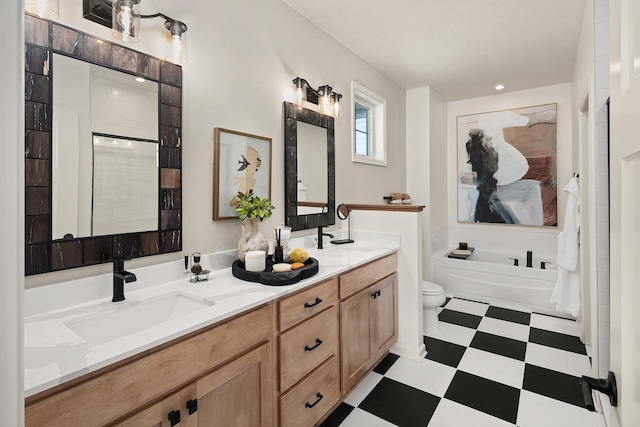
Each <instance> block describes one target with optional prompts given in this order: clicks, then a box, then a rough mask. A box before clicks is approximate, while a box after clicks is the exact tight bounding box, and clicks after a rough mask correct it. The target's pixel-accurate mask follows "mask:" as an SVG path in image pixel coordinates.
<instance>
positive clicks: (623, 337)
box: [609, 0, 640, 427]
mask: <svg viewBox="0 0 640 427" xmlns="http://www.w3.org/2000/svg"><path fill="white" fill-rule="evenodd" d="M609 15H610V16H609V20H610V21H609V22H610V30H609V43H610V63H611V70H610V76H611V77H610V91H611V97H610V106H611V116H610V118H611V121H610V137H611V152H610V159H611V160H610V171H611V217H610V221H611V236H610V241H611V370H612V371H613V372H614V373H615V375H616V379H617V383H618V407H617V408H613V409H612V423H613V425H614V426H622V427H634V426H638V425H640V356H639V355H640V307H639V306H638V305H639V304H640V133H639V126H638V125H639V124H640V0H611V1H610V7H609Z"/></svg>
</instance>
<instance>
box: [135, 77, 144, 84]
mask: <svg viewBox="0 0 640 427" xmlns="http://www.w3.org/2000/svg"><path fill="white" fill-rule="evenodd" d="M136 81H137V82H140V83H144V82H145V81H146V80H145V79H143V78H142V77H136Z"/></svg>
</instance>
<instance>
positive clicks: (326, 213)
mask: <svg viewBox="0 0 640 427" xmlns="http://www.w3.org/2000/svg"><path fill="white" fill-rule="evenodd" d="M284 120H285V124H284V125H285V172H286V179H285V223H286V224H287V225H289V226H291V228H292V230H304V229H307V228H314V227H318V226H320V225H323V226H325V225H333V224H335V213H334V210H335V136H334V119H333V117H331V116H327V115H324V114H321V113H318V112H316V111H313V110H310V109H307V108H301V107H298V106H297V105H295V104H291V103H289V102H285V103H284Z"/></svg>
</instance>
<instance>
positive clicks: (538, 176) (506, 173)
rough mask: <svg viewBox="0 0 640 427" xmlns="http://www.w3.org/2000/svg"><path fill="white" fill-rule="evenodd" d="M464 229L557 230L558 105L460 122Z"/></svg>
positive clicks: (460, 200)
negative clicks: (489, 226) (474, 226)
mask: <svg viewBox="0 0 640 427" xmlns="http://www.w3.org/2000/svg"><path fill="white" fill-rule="evenodd" d="M456 131H457V132H456V152H457V162H456V163H457V170H456V172H457V174H456V178H455V179H456V188H457V212H456V219H457V222H458V223H460V224H469V223H477V224H494V225H495V224H508V225H519V226H527V227H543V228H548V227H557V226H558V188H557V186H558V179H557V174H558V104H557V103H546V104H539V105H533V106H527V107H519V108H509V109H504V110H494V111H488V112H482V113H474V114H466V115H459V116H457V117H456Z"/></svg>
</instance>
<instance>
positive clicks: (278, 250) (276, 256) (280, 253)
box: [273, 245, 284, 264]
mask: <svg viewBox="0 0 640 427" xmlns="http://www.w3.org/2000/svg"><path fill="white" fill-rule="evenodd" d="M283 261H284V248H283V247H282V245H276V246H275V247H274V248H273V262H274V263H275V264H279V263H281V262H283Z"/></svg>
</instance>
